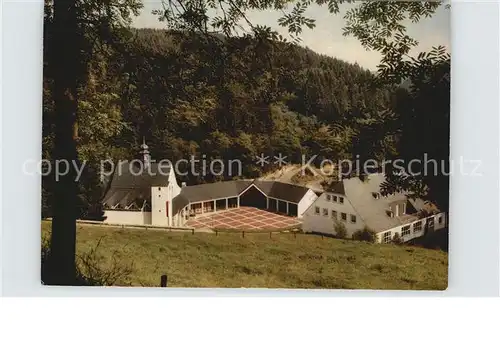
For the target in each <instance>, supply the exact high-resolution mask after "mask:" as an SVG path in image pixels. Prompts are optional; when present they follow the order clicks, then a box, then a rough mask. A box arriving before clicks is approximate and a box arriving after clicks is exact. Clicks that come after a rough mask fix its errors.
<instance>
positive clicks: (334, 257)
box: [42, 222, 448, 290]
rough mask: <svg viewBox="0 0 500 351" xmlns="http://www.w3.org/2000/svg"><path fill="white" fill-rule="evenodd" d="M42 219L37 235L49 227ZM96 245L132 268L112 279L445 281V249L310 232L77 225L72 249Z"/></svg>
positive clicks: (387, 284) (389, 285) (355, 285)
mask: <svg viewBox="0 0 500 351" xmlns="http://www.w3.org/2000/svg"><path fill="white" fill-rule="evenodd" d="M50 225H51V224H50V222H42V236H43V237H45V238H47V237H48V236H49V235H50ZM98 242H99V243H100V244H99V247H98V248H97V250H96V251H95V256H97V258H98V262H99V265H101V266H102V267H103V268H106V267H109V266H111V265H112V263H113V261H115V262H118V264H119V265H123V266H127V267H129V268H130V272H129V273H128V274H127V275H126V276H124V277H121V278H119V279H118V280H117V282H116V283H117V285H133V286H159V283H160V276H161V275H162V274H167V275H168V286H169V287H230V288H237V287H245V288H257V287H259V288H315V289H321V288H331V289H337V288H339V289H340V288H343V289H420V290H436V289H437V290H443V289H446V287H447V279H448V255H447V254H446V253H445V252H442V251H437V250H429V249H423V248H417V247H406V246H395V245H378V244H368V243H362V242H355V241H350V240H337V239H331V238H324V239H322V238H321V237H318V236H312V235H300V234H299V235H297V237H296V238H295V237H294V236H293V235H290V234H282V235H279V234H276V235H273V237H272V238H269V235H265V234H247V235H245V237H244V238H242V237H241V235H239V236H238V235H236V234H231V233H226V234H219V235H218V236H215V234H205V233H195V234H194V235H192V234H191V233H169V232H166V231H159V230H147V231H146V230H142V229H121V228H112V227H99V226H91V225H78V234H77V254H78V255H80V256H81V255H84V254H85V253H88V252H89V251H91V250H92V249H94V248H95V247H96V245H97V243H98Z"/></svg>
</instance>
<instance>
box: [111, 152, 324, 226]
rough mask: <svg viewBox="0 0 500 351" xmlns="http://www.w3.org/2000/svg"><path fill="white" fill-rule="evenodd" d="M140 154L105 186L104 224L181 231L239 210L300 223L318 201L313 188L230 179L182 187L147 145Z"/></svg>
mask: <svg viewBox="0 0 500 351" xmlns="http://www.w3.org/2000/svg"><path fill="white" fill-rule="evenodd" d="M141 153H142V154H143V160H142V162H121V163H120V164H119V165H117V166H116V167H115V169H114V173H113V175H112V176H111V178H110V179H109V181H108V182H107V186H106V193H105V195H104V198H103V206H104V216H105V217H106V219H105V222H107V223H112V224H124V225H126V224H129V225H154V226H162V227H182V226H185V223H186V221H187V220H188V219H189V218H191V217H194V216H198V215H203V214H206V213H210V212H215V211H222V210H226V209H230V208H235V207H240V206H248V207H256V208H260V209H265V210H268V211H273V212H277V213H281V214H285V215H289V216H293V217H299V218H300V217H302V214H303V213H304V212H305V211H306V210H307V209H308V208H309V207H310V206H311V204H312V203H313V202H314V201H315V200H316V199H317V197H318V196H317V195H316V193H314V192H313V191H312V190H311V189H309V188H306V187H302V186H297V185H293V184H287V183H281V182H275V181H261V180H232V181H225V182H216V183H210V184H200V185H193V186H182V187H180V186H179V185H178V183H177V179H176V177H175V174H174V171H173V170H172V169H171V168H170V167H168V166H166V165H160V164H158V163H155V162H151V159H150V156H149V151H148V146H147V145H146V144H145V143H143V145H142V151H141Z"/></svg>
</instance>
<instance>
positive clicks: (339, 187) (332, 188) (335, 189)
mask: <svg viewBox="0 0 500 351" xmlns="http://www.w3.org/2000/svg"><path fill="white" fill-rule="evenodd" d="M326 191H328V192H332V193H335V194H340V195H345V188H344V182H343V181H339V182H334V183H332V184H330V185H329V186H328V188H327V189H326Z"/></svg>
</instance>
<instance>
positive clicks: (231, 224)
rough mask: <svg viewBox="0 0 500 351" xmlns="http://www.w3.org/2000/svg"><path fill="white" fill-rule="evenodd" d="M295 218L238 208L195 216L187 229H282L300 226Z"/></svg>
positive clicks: (256, 209) (250, 208) (253, 209)
mask: <svg viewBox="0 0 500 351" xmlns="http://www.w3.org/2000/svg"><path fill="white" fill-rule="evenodd" d="M300 223H301V222H300V220H299V219H298V218H296V217H289V216H283V215H280V214H277V213H272V212H268V211H264V210H259V209H258V208H254V207H240V208H234V209H230V210H226V211H222V212H215V213H213V214H206V215H203V216H197V217H196V218H192V219H190V220H188V221H187V223H186V225H187V226H188V227H194V228H217V229H241V230H243V229H246V230H261V229H266V230H269V229H282V228H288V227H291V226H294V225H298V224H300Z"/></svg>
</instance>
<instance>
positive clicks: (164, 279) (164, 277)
mask: <svg viewBox="0 0 500 351" xmlns="http://www.w3.org/2000/svg"><path fill="white" fill-rule="evenodd" d="M160 287H162V288H166V287H167V275H166V274H163V275H162V276H161V280H160Z"/></svg>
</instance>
